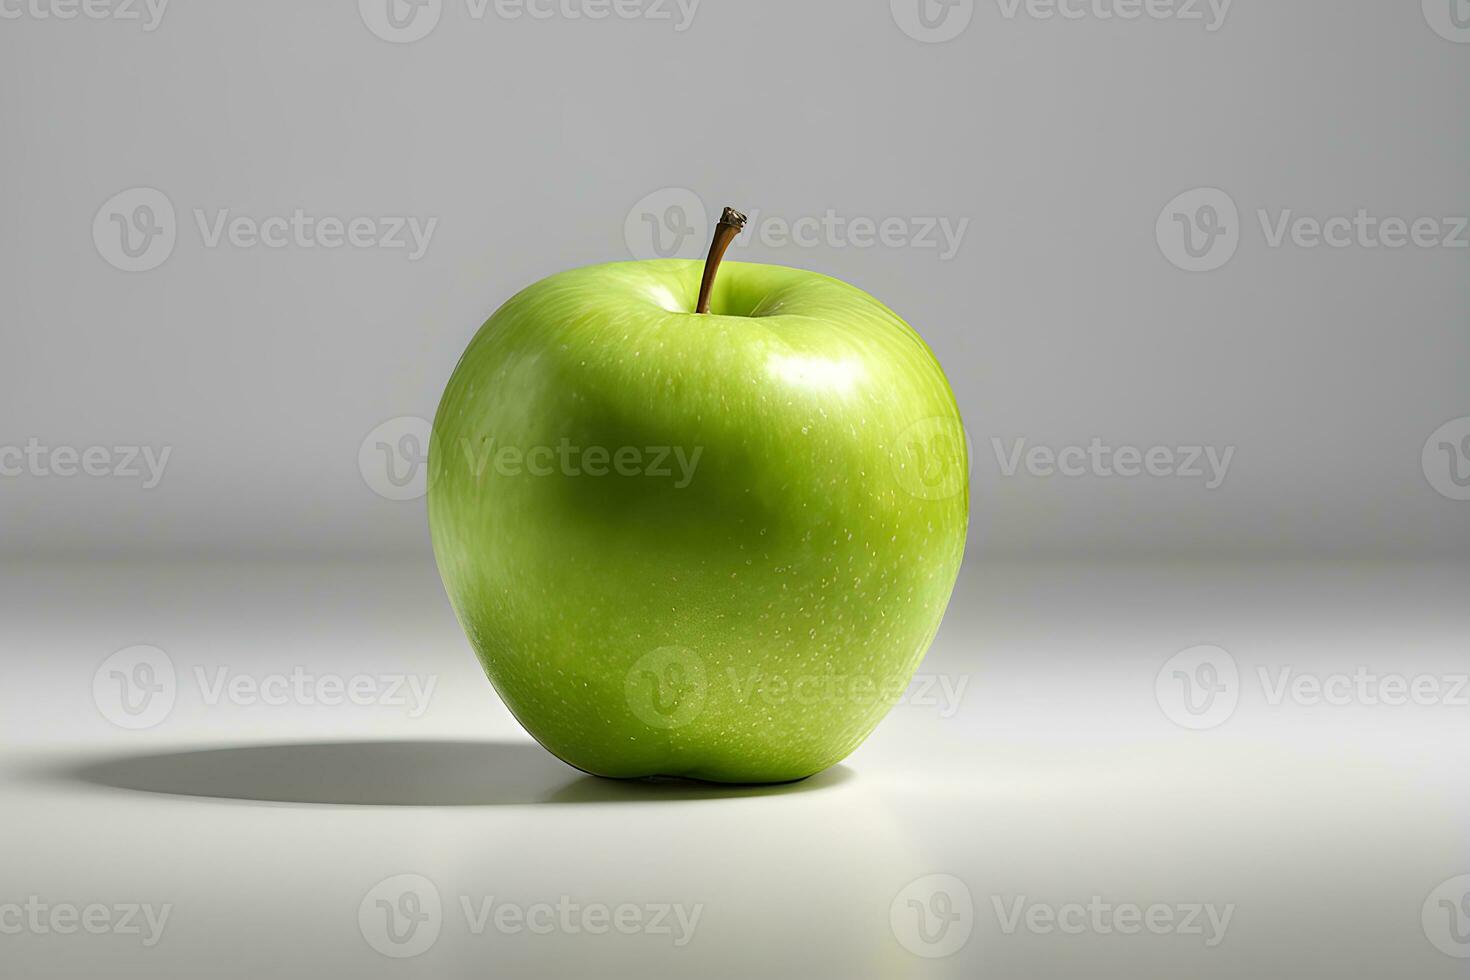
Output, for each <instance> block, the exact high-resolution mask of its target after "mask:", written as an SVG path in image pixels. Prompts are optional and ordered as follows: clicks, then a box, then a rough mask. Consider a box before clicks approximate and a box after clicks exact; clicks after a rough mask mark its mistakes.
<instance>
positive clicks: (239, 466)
mask: <svg viewBox="0 0 1470 980" xmlns="http://www.w3.org/2000/svg"><path fill="white" fill-rule="evenodd" d="M1446 2H1448V0H1446ZM353 7H354V5H353V4H352V3H332V4H309V5H303V4H296V3H287V2H283V0H263V2H257V3H251V4H238V5H218V4H216V5H206V4H198V3H195V4H182V3H180V4H177V5H176V6H172V7H169V8H168V9H167V10H166V12H165V15H164V17H163V19H162V21H161V23H160V26H159V27H158V29H157V30H155V31H153V32H151V33H148V32H145V31H144V30H143V29H142V27H141V26H140V25H138V24H136V23H123V22H113V21H102V22H91V21H87V20H76V21H68V22H58V21H35V20H28V19H22V20H16V21H0V27H3V28H4V29H3V30H0V54H3V57H0V78H3V81H4V92H5V96H4V98H3V100H0V125H3V127H4V131H5V132H6V133H7V134H8V135H7V138H6V139H5V140H4V142H3V144H0V166H3V172H4V174H5V177H6V180H5V184H4V189H3V191H0V200H3V202H4V231H3V234H0V268H3V269H4V270H5V273H4V274H5V277H6V284H5V289H4V290H3V292H0V323H3V324H4V325H5V326H4V332H3V335H0V337H3V339H0V344H3V347H0V418H3V419H4V421H5V426H6V438H7V439H8V440H11V441H13V442H16V443H20V442H23V441H24V439H26V438H28V437H31V436H35V437H37V438H39V439H41V440H42V441H43V442H46V443H49V444H52V445H57V444H69V445H77V446H88V445H95V444H108V445H116V444H123V443H127V444H143V443H148V444H151V445H155V446H158V445H170V446H172V447H173V457H172V459H171V461H170V469H169V472H168V478H167V479H166V480H165V481H164V483H163V484H162V485H161V486H160V487H159V488H157V489H156V490H155V491H151V492H147V493H140V492H138V489H137V487H136V486H129V485H119V482H120V481H110V480H86V479H80V480H70V481H66V480H55V479H52V480H43V479H30V480H19V481H17V480H10V481H7V482H5V483H4V484H3V485H0V493H3V494H4V501H5V507H4V512H3V514H4V516H3V524H0V533H3V535H4V541H5V543H6V544H7V545H8V546H9V547H11V548H14V549H17V550H20V551H24V552H27V553H30V554H47V553H53V552H55V553H66V554H83V555H92V554H97V553H99V552H106V553H110V554H138V553H149V554H156V555H173V554H178V553H180V552H189V553H193V554H198V555H213V554H227V555H228V554H237V553H263V554H275V553H307V554H312V553H331V554H354V555H386V554H425V553H426V548H427V538H426V535H425V533H424V519H423V513H422V507H421V506H419V505H417V504H410V505H393V504H391V503H388V502H385V501H383V500H381V499H379V498H377V497H376V496H374V495H373V493H371V492H370V491H369V490H368V489H367V487H366V486H365V485H364V483H363V481H362V479H361V477H360V476H359V473H358V471H357V466H356V459H357V448H358V446H359V444H360V443H361V441H362V440H363V438H364V436H365V435H366V434H367V433H368V432H369V431H370V430H371V429H373V428H374V427H375V426H376V425H378V424H379V423H380V422H382V421H384V420H386V419H390V418H394V417H397V416H405V415H417V416H432V413H433V410H434V407H435V405H436V404H437V398H438V395H439V392H440V391H441V389H442V385H443V383H444V381H445V380H446V379H447V377H448V374H449V371H450V370H451V368H452V367H453V365H454V362H455V360H456V358H457V357H458V355H459V353H460V351H462V350H463V348H464V345H465V344H466V342H467V341H468V339H469V337H470V336H471V335H472V334H473V332H474V330H475V329H476V328H477V327H478V326H479V325H480V324H481V323H482V322H483V321H484V320H485V319H486V317H488V315H489V314H490V313H491V312H493V311H494V309H495V308H496V307H497V306H498V305H499V304H500V303H501V302H503V301H504V300H505V299H506V298H507V297H508V296H509V295H511V294H512V293H513V292H515V291H516V290H518V289H520V288H522V287H523V286H525V285H528V284H529V283H531V282H533V281H535V280H536V279H538V278H540V277H542V276H545V275H548V274H550V273H552V272H556V271H559V270H561V269H564V268H567V267H570V266H574V265H581V264H587V263H592V262H599V261H607V260H613V259H622V258H628V257H630V256H629V250H628V247H627V244H626V243H625V240H624V225H625V220H626V219H627V217H628V215H629V211H630V209H631V208H633V207H634V205H635V204H637V202H639V201H640V200H642V199H643V198H644V197H645V196H646V195H648V194H650V193H652V192H655V191H658V190H659V189H661V188H668V187H687V188H692V189H694V190H695V191H697V192H698V193H699V194H700V195H701V196H702V197H703V198H704V203H705V204H706V206H707V207H708V208H710V209H712V210H714V211H715V213H718V208H719V207H720V206H721V205H722V204H724V203H732V204H737V205H740V206H743V207H746V208H749V209H752V210H760V211H762V212H764V213H766V214H770V215H778V216H783V217H784V218H786V219H787V220H793V219H795V218H798V217H801V216H803V215H818V216H820V215H822V214H824V213H825V212H826V211H827V210H828V209H831V210H833V211H835V212H836V213H837V214H839V215H842V216H844V217H846V218H849V219H850V218H852V217H869V218H874V219H882V218H885V217H890V216H898V217H903V218H908V219H914V218H919V217H946V218H949V219H950V220H952V221H956V222H957V221H959V220H961V219H969V222H970V224H969V226H968V228H967V230H966V233H965V236H964V238H963V243H962V247H961V249H960V251H959V252H958V254H957V255H955V256H954V257H953V258H952V259H950V260H949V261H943V260H941V258H940V256H939V254H938V253H937V251H936V250H933V249H921V248H885V247H882V246H878V247H873V248H869V249H859V248H854V247H848V248H841V249H832V248H827V247H825V246H824V247H819V248H800V247H794V246H788V247H784V248H775V249H771V248H766V247H764V246H762V245H761V244H759V243H748V244H746V245H744V246H742V247H741V248H740V249H739V250H738V251H737V255H738V256H739V257H741V258H749V259H754V260H764V261H771V262H778V263H783V264H789V265H798V266H805V267H809V268H813V269H817V270H819V271H822V272H826V273H830V274H832V275H836V276H838V277H840V278H843V279H846V280H849V281H851V282H854V283H856V284H858V285H861V286H863V287H865V288H866V289H868V290H869V291H870V292H872V293H874V294H875V295H877V296H879V297H880V298H881V299H883V300H884V301H885V302H887V303H888V304H889V305H890V306H891V307H893V308H894V309H895V310H898V311H899V312H900V313H901V314H902V315H903V316H904V317H905V318H907V319H908V320H909V321H910V322H911V323H912V324H914V326H915V327H916V328H917V329H918V330H919V331H920V332H921V333H922V334H923V335H924V337H925V338H926V339H927V340H928V342H929V343H930V344H931V346H932V347H933V348H934V350H935V352H936V353H937V354H938V356H939V358H940V360H941V362H942V363H943V364H944V366H945V368H946V370H947V372H948V374H949V376H950V378H951V380H952V383H953V385H954V388H955V390H956V392H957V394H958V395H959V399H960V403H961V407H962V409H963V411H964V414H965V417H966V421H967V424H968V426H969V428H970V431H971V437H972V440H973V441H974V443H975V449H976V453H975V461H974V462H975V486H976V490H975V493H974V500H975V506H976V513H975V518H976V520H975V532H976V541H977V544H979V545H980V546H981V547H983V548H984V549H985V552H986V553H988V554H992V555H997V556H1002V555H1006V556H1012V555H1013V556H1038V555H1045V556H1059V557H1060V556H1072V555H1087V556H1092V557H1106V556H1119V555H1125V554H1126V555H1134V556H1151V555H1167V556H1198V557H1206V558H1208V557H1216V556H1222V555H1233V556H1241V557H1249V556H1262V557H1267V556H1269V557H1315V556H1325V557H1375V556H1388V555H1391V556H1397V557H1413V556H1439V557H1453V556H1457V555H1463V554H1465V553H1466V550H1467V548H1470V521H1467V520H1466V519H1465V514H1464V508H1463V507H1460V506H1457V502H1455V501H1449V500H1446V499H1444V498H1443V497H1441V496H1439V495H1437V494H1435V493H1434V492H1433V491H1432V490H1431V489H1430V488H1429V487H1428V485H1427V483H1426V481H1425V479H1424V476H1423V473H1422V472H1421V468H1420V465H1419V453H1420V449H1421V447H1422V445H1423V443H1424V440H1425V439H1426V438H1427V437H1428V436H1429V434H1430V433H1431V432H1432V431H1434V429H1435V428H1436V427H1437V426H1439V425H1440V424H1441V423H1443V422H1445V421H1446V420H1448V419H1452V418H1456V417H1460V416H1464V415H1466V414H1470V385H1467V375H1470V368H1467V365H1470V329H1467V310H1470V277H1467V276H1466V274H1465V272H1466V262H1467V259H1470V250H1464V249H1462V250H1446V249H1433V250H1423V249H1416V248H1412V247H1411V248H1404V249H1400V250H1396V251H1389V250H1386V249H1378V250H1366V249H1360V248H1350V249H1345V250H1337V249H1330V248H1325V247H1324V248H1318V249H1314V250H1304V249H1299V248H1292V247H1290V246H1288V247H1285V248H1281V249H1272V248H1268V247H1267V246H1266V243H1265V240H1264V237H1263V235H1262V233H1261V229H1260V226H1259V223H1258V221H1257V218H1256V216H1255V212H1256V210H1257V209H1258V208H1266V209H1269V210H1270V211H1271V213H1272V214H1273V215H1274V214H1276V213H1277V211H1278V210H1279V209H1282V208H1290V209H1292V210H1293V211H1294V212H1296V213H1298V214H1309V215H1314V216H1317V217H1318V218H1326V217H1328V216H1331V215H1336V214H1352V213H1354V212H1355V211H1356V210H1357V209H1359V208H1366V209H1368V210H1369V211H1370V212H1372V213H1373V214H1376V215H1380V216H1391V215H1392V216H1401V217H1404V218H1407V219H1413V218H1416V217H1419V216H1422V215H1430V216H1446V215H1454V214H1465V213H1467V212H1470V199H1467V196H1466V182H1465V177H1466V174H1467V172H1470V139H1467V138H1466V137H1467V133H1466V126H1465V114H1464V106H1463V94H1464V90H1465V85H1466V82H1467V80H1470V47H1467V46H1466V45H1462V44H1456V43H1451V42H1449V41H1447V40H1444V39H1442V38H1441V37H1439V36H1437V35H1436V34H1435V33H1433V32H1432V31H1431V30H1430V29H1429V28H1428V26H1427V24H1426V19H1425V16H1424V14H1423V12H1422V11H1421V10H1420V9H1419V6H1418V4H1417V3H1394V4H1386V3H1377V2H1367V0H1350V2H1340V0H1294V2H1292V3H1275V4H1268V3H1258V2H1257V3H1248V2H1245V0H1241V2H1238V3H1236V4H1234V5H1233V6H1232V7H1231V8H1230V9H1229V11H1228V15H1227V17H1226V19H1225V21H1224V24H1223V26H1222V27H1221V28H1220V29H1219V30H1217V31H1214V32H1210V31H1208V30H1207V29H1206V26H1205V25H1204V24H1203V23H1201V22H1181V21H1170V20H1165V21H1153V20H1149V19H1147V18H1144V19H1140V20H1137V21H1129V22H1119V21H1111V22H1101V21H1097V20H1096V19H1086V20H1082V21H1066V20H1061V19H1055V20H1042V21H1038V20H1034V19H1030V18H1028V17H1027V16H1026V15H1025V13H1024V9H1025V8H1024V7H1023V8H1021V9H1022V11H1023V12H1022V13H1020V14H1018V15H1017V16H1016V18H1015V19H1013V20H1011V19H1006V18H1005V17H1004V16H1003V14H1002V13H1001V8H1000V7H998V6H997V4H996V3H995V2H994V0H987V2H983V3H980V4H978V5H977V6H976V8H975V10H974V15H973V20H972V21H971V23H970V25H969V27H968V29H967V30H965V32H964V33H963V34H961V35H960V36H959V37H957V38H956V39H954V40H952V41H950V42H947V43H943V44H926V43H921V42H918V41H915V40H913V39H911V38H909V37H907V36H905V34H903V33H902V32H901V31H900V30H898V28H897V27H896V24H895V20H894V17H893V16H892V14H891V11H890V10H889V9H888V6H887V4H886V3H881V2H865V3H851V2H838V0H829V2H803V3H776V2H769V3H767V2H757V0H745V2H741V3H731V2H719V0H705V2H704V3H702V4H701V5H700V6H699V7H698V8H697V10H696V12H695V16H694V20H693V22H692V24H691V26H690V27H689V28H688V29H687V30H685V31H683V32H682V33H680V32H677V31H676V30H675V22H668V21H648V20H635V21H626V20H620V19H617V18H609V19H608V20H605V21H600V22H591V21H586V20H581V21H571V20H566V19H564V18H558V19H553V20H547V21H536V20H531V19H529V18H524V19H520V20H515V21H506V20H501V19H498V18H496V17H495V15H494V13H493V11H494V9H495V8H494V6H493V5H492V6H491V7H490V8H489V9H490V11H491V13H490V14H489V15H488V16H487V17H486V19H484V20H474V19H472V18H471V17H469V16H468V14H467V13H466V9H467V8H466V7H465V6H464V2H463V0H449V2H448V3H447V5H446V6H445V7H444V8H443V11H442V16H441V19H440V21H439V23H438V25H437V27H436V28H435V29H434V31H433V32H432V33H431V34H429V35H428V36H427V37H426V38H424V39H422V40H421V41H418V42H416V43H412V44H390V43H387V42H384V41H382V40H380V39H378V38H377V37H375V36H374V35H373V34H371V33H370V32H369V31H368V30H367V29H366V27H365V26H364V23H363V21H362V19H361V18H360V17H359V16H358V12H357V10H355V9H353ZM670 9H671V10H672V9H675V8H672V6H671V7H670ZM936 9H939V8H936ZM957 9H961V10H962V9H963V8H957ZM1200 9H1202V10H1203V9H1207V8H1204V7H1201V8H1200ZM136 186H150V187H155V188H158V189H159V190H162V191H163V192H164V193H165V194H167V195H168V196H169V198H170V199H171V200H172V202H173V203H174V205H175V207H176V208H177V210H178V214H179V226H180V230H179V241H178V244H177V246H176V248H175V250H174V253H173V254H172V256H171V257H170V258H169V259H168V261H167V262H166V263H164V264H163V265H162V266H161V267H160V268H158V269H156V270H154V271H152V272H148V273H132V274H128V273H122V272H119V271H117V270H116V269H114V268H112V267H111V266H110V265H108V264H107V263H106V262H105V261H103V260H102V258H101V257H99V255H98V253H97V250H96V249H95V248H94V247H93V244H92V241H91V235H90V228H91V222H92V218H93V215H94V213H95V212H96V211H97V210H98V208H99V207H100V206H101V205H102V204H103V202H105V201H106V200H108V199H109V198H110V197H111V196H112V195H113V194H115V193H117V192H119V191H121V190H124V189H126V188H130V187H136ZM1200 186H1208V187H1219V188H1222V189H1224V190H1225V191H1227V192H1228V193H1229V194H1230V195H1231V196H1232V197H1233V198H1234V200H1235V201H1236V203H1237V204H1238V205H1239V207H1240V210H1241V216H1242V224H1243V235H1242V241H1241V244H1240V248H1239V250H1238V252H1237V253H1236V255H1235V257H1234V258H1233V260H1232V261H1231V262H1230V263H1229V264H1228V265H1226V266H1225V267H1224V268H1223V269H1220V270H1219V271H1216V272H1211V273H1207V274H1202V273H1196V274H1189V273H1184V272H1181V271H1180V270H1178V269H1176V268H1175V267H1174V266H1172V265H1171V264H1170V263H1169V262H1167V261H1166V260H1165V259H1164V257H1163V255H1162V254H1161V252H1160V249H1159V246H1158V244H1157V242H1156V241H1155V236H1154V223H1155V218H1156V217H1157V215H1158V214H1159V212H1160V209H1161V208H1163V206H1164V205H1165V203H1167V202H1168V201H1169V200H1170V199H1171V198H1173V197H1174V196H1175V195H1176V194H1178V193H1180V192H1182V191H1185V190H1187V189H1190V188H1194V187H1200ZM297 207H300V208H304V209H305V210H307V211H308V212H310V213H312V214H314V215H318V216H323V215H331V216H336V217H340V218H344V219H346V218H351V217H354V216H357V215H388V214H401V215H414V216H418V217H420V218H421V219H422V220H427V219H429V218H438V219H439V224H438V226H437V228H436V231H435V234H434V237H433V238H432V240H431V243H430V247H429V249H428V252H427V254H426V255H425V256H424V257H423V258H422V259H421V260H419V261H417V262H410V261H408V260H407V257H406V255H405V253H404V252H402V251H378V250H369V251H362V250H353V249H341V250H336V251H323V250H321V249H314V250H309V249H297V248H287V249H282V250H271V249H267V248H262V247H257V248H253V249H246V250H240V249H232V248H228V247H221V248H212V249H211V248H205V247H204V246H203V243H202V241H201V237H200V234H199V232H198V230H197V227H196V226H195V220H194V217H193V214H192V212H193V210H194V209H196V208H199V209H203V210H204V211H206V212H208V213H209V214H211V215H212V214H214V213H215V212H216V211H217V210H219V209H225V208H228V209H230V210H231V213H232V214H248V215H252V216H255V217H257V218H263V217H266V216H268V215H273V214H289V213H291V211H292V210H293V209H294V208H297ZM699 237H702V235H701V236H699ZM1467 237H1470V236H1467ZM694 248H695V249H696V250H697V248H698V246H697V245H695V246H694ZM1094 436H1096V437H1100V438H1102V439H1104V440H1105V441H1107V442H1110V443H1111V444H1114V445H1134V446H1140V447H1149V446H1153V445H1213V446H1217V447H1225V446H1232V445H1233V446H1235V447H1236V456H1235V458H1234V460H1233V463H1232V466H1231V469H1230V472H1229V474H1228V479H1227V482H1226V483H1225V485H1224V486H1223V487H1221V488H1220V489H1218V490H1215V491H1212V492H1204V491H1203V490H1202V488H1201V487H1200V486H1199V484H1198V483H1197V482H1196V481H1190V480H1164V479H1136V480H1131V481H1126V480H1117V479H1111V480H1109V479H1102V478H1093V477H1086V478H1079V479H1035V478H1029V477H1027V476H1025V475H1024V474H1023V475H1022V476H1020V477H1017V478H1013V479H1005V478H1003V477H1002V476H1001V471H1000V468H999V466H998V465H997V462H996V457H995V453H994V451H993V447H992V442H991V440H992V439H995V438H999V439H1001V440H1002V441H1003V442H1004V443H1006V444H1007V445H1010V444H1012V441H1013V440H1015V439H1018V438H1024V439H1026V440H1028V443H1030V444H1038V443H1039V444H1046V445H1050V446H1063V445H1071V444H1086V443H1087V442H1088V441H1089V440H1090V439H1091V438H1092V437H1094Z"/></svg>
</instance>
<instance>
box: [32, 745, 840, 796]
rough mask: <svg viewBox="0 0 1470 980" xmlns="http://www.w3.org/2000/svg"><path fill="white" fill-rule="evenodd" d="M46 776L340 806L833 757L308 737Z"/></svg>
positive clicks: (726, 789) (711, 789)
mask: <svg viewBox="0 0 1470 980" xmlns="http://www.w3.org/2000/svg"><path fill="white" fill-rule="evenodd" d="M43 775H44V776H49V777H52V778H60V779H62V780H64V781H67V782H75V783H83V784H87V785H91V786H103V787H108V788H110V789H118V790H131V791H134V792H142V793H158V794H164V795H169V796H183V797H201V798H207V799H215V800H239V801H247V802H256V803H295V804H316V805H333V806H517V805H519V806H529V805H542V804H593V803H657V802H671V801H692V800H717V799H729V798H733V797H750V796H778V795H783V794H788V793H805V792H812V791H817V790H822V789H827V788H831V787H833V786H836V785H838V784H840V783H843V782H845V781H846V780H847V779H848V778H850V777H851V775H852V771H851V770H850V769H848V768H846V767H845V766H834V767H833V768H832V769H829V770H827V771H826V772H822V773H818V774H817V775H815V776H812V777H810V778H808V779H804V780H800V781H798V782H794V783H783V784H779V785H750V786H732V785H724V784H718V783H702V782H696V781H691V780H683V779H664V778H659V779H637V780H617V779H604V778H601V777H598V776H589V775H586V774H584V773H581V772H578V771H577V770H576V769H573V768H571V767H570V766H568V765H566V764H565V763H563V762H561V761H560V760H558V759H557V758H556V757H555V756H553V755H551V754H550V753H549V752H547V751H546V750H545V749H543V748H541V746H539V745H536V744H534V743H530V742H490V741H403V742H304V743H297V744H273V745H239V746H224V747H209V748H198V749H187V750H176V751H172V752H163V753H148V754H136V755H119V756H105V757H92V758H84V759H81V760H73V761H72V762H70V763H67V764H64V765H61V766H57V767H54V768H52V769H49V770H48V771H46V772H45V773H43Z"/></svg>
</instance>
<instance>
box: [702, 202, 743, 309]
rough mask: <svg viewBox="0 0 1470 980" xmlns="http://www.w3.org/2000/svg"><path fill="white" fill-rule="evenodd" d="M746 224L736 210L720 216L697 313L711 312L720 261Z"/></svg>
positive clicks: (730, 209) (706, 264)
mask: <svg viewBox="0 0 1470 980" xmlns="http://www.w3.org/2000/svg"><path fill="white" fill-rule="evenodd" d="M745 222H746V217H745V215H743V214H741V213H740V212H739V211H736V210H735V209H734V208H726V209H725V213H724V214H722V215H720V223H719V224H717V225H715V238H714V241H712V242H710V244H709V257H708V258H706V259H705V260H704V280H703V281H702V282H701V283H700V284H699V305H698V306H696V307H695V308H694V312H695V313H708V312H709V298H710V294H711V293H712V292H714V289H715V273H717V272H719V271H720V261H721V260H722V259H723V258H724V257H725V249H727V248H729V247H730V243H731V242H733V241H734V240H735V238H736V236H738V235H739V234H740V229H742V228H744V227H745Z"/></svg>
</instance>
